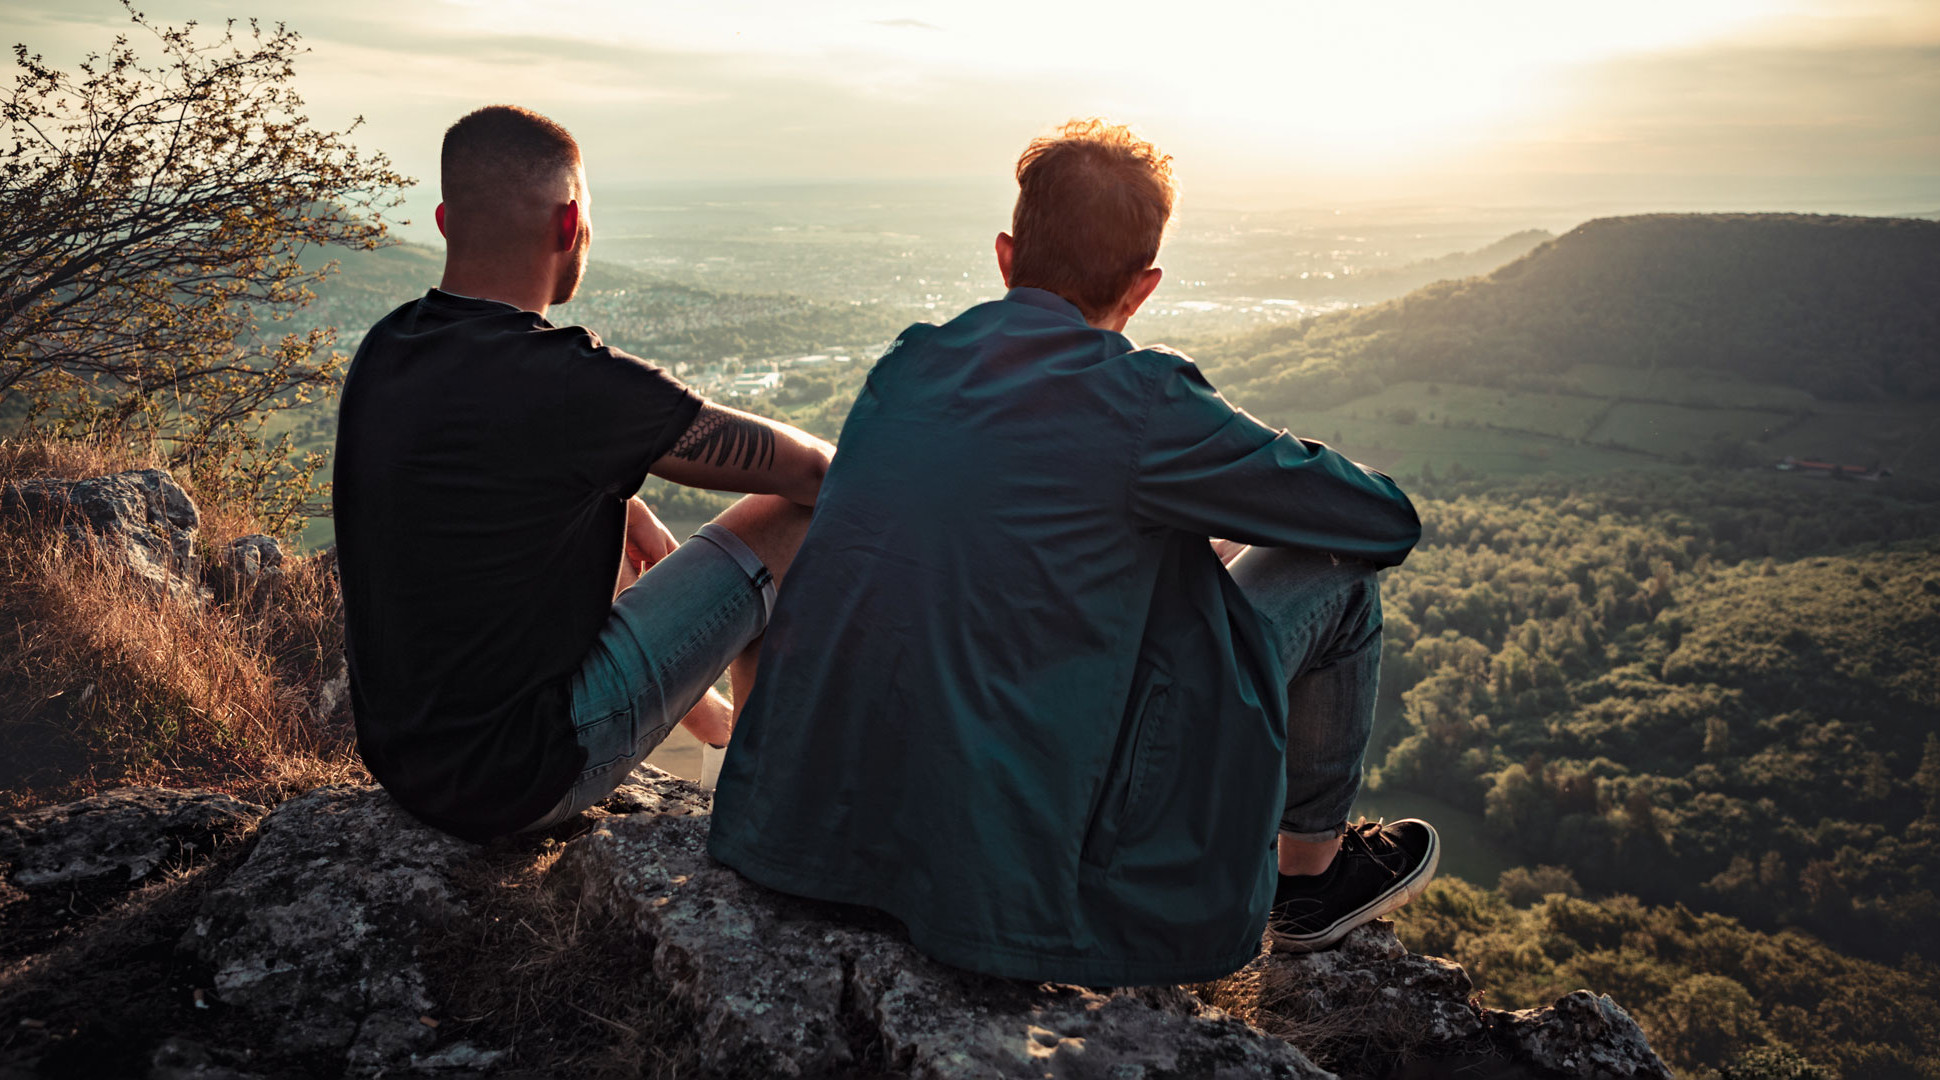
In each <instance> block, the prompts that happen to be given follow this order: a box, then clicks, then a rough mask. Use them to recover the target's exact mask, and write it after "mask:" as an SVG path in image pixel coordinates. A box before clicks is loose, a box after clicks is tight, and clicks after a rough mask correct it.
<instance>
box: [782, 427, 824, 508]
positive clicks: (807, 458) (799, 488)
mask: <svg viewBox="0 0 1940 1080" xmlns="http://www.w3.org/2000/svg"><path fill="white" fill-rule="evenodd" d="M793 456H794V458H795V460H794V461H793V462H792V464H793V466H794V467H793V468H792V469H790V470H789V472H790V476H789V484H788V490H786V491H784V492H783V493H782V494H784V495H785V496H787V498H788V500H789V501H790V502H794V503H799V504H800V505H802V506H814V505H815V500H816V499H817V498H819V497H820V496H821V493H822V481H823V479H824V478H826V477H827V476H828V472H829V462H830V460H832V459H833V458H834V456H835V447H833V446H831V445H829V444H828V443H826V442H823V441H822V440H820V439H813V438H811V439H810V440H808V441H805V442H804V444H803V445H802V447H801V452H800V453H798V454H796V455H793Z"/></svg>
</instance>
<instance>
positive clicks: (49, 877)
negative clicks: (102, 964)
mask: <svg viewBox="0 0 1940 1080" xmlns="http://www.w3.org/2000/svg"><path fill="white" fill-rule="evenodd" d="M264 813H266V811H265V810H264V809H263V808H262V807H260V806H257V805H255V804H253V803H246V802H243V801H241V800H239V799H235V798H232V797H231V796H228V795H224V794H220V793H218V792H212V791H172V790H169V789H166V788H136V787H131V788H120V789H117V790H114V791H104V792H102V793H100V794H98V795H92V796H89V797H88V798H85V799H82V800H80V801H79V802H71V803H66V804H63V805H61V806H50V807H44V808H42V809H39V810H32V811H28V812H26V813H21V814H13V815H9V816H7V817H3V818H0V863H5V864H7V866H8V870H7V876H8V879H9V880H10V881H11V882H12V883H13V884H14V885H16V886H18V887H19V888H21V889H23V890H26V891H28V892H33V891H36V890H40V889H50V888H56V887H58V888H71V887H107V886H119V887H129V886H133V885H135V884H138V883H140V882H142V881H145V880H147V879H148V878H149V877H151V876H153V875H154V874H155V873H156V871H158V870H159V869H161V868H162V867H163V866H164V865H172V864H177V863H183V862H188V861H193V860H195V859H199V858H204V857H207V856H208V855H209V854H211V853H212V852H214V851H215V850H216V849H217V848H218V847H220V846H222V845H225V844H230V843H235V842H238V841H240V840H241V839H242V838H243V837H244V836H246V835H247V834H248V833H249V831H250V830H251V829H252V828H254V827H255V825H256V823H257V821H258V820H260V819H261V818H262V816H263V814H264Z"/></svg>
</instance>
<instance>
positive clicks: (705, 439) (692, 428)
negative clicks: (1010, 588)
mask: <svg viewBox="0 0 1940 1080" xmlns="http://www.w3.org/2000/svg"><path fill="white" fill-rule="evenodd" d="M671 453H672V454H673V456H674V457H677V458H682V459H685V460H687V461H698V462H701V463H703V464H707V465H727V466H730V467H734V468H741V469H749V470H753V469H766V468H768V467H769V466H771V465H773V464H774V463H775V430H774V429H773V428H771V427H769V426H768V425H766V424H763V423H761V422H760V421H758V420H755V419H754V418H752V417H748V416H742V415H740V414H738V413H734V412H730V411H728V410H726V409H721V408H716V407H715V406H712V405H707V406H703V407H702V409H701V411H700V415H698V416H696V417H694V422H693V423H692V424H691V425H689V426H688V428H687V434H685V435H682V436H681V437H680V441H679V442H677V443H675V444H674V448H673V450H672V451H671Z"/></svg>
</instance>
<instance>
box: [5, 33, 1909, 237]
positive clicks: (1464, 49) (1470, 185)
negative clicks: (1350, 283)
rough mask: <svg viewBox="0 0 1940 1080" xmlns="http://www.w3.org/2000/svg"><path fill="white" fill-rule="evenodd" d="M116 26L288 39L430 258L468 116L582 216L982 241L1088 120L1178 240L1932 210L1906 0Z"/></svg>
mask: <svg viewBox="0 0 1940 1080" xmlns="http://www.w3.org/2000/svg"><path fill="white" fill-rule="evenodd" d="M142 10H144V11H145V12H147V14H148V15H149V16H150V17H151V18H152V19H154V20H155V21H157V22H159V23H174V22H181V21H184V20H187V19H196V20H199V21H200V22H201V23H202V24H203V25H204V27H205V28H206V29H214V28H216V27H219V26H220V24H221V22H222V20H224V19H227V18H237V19H242V20H246V19H248V18H249V17H252V16H254V17H258V18H260V19H263V20H265V21H273V20H276V19H281V20H283V21H286V22H287V23H289V25H290V26H292V27H293V28H294V29H296V30H297V31H299V32H300V33H302V34H303V35H304V40H305V44H306V45H307V46H308V48H309V50H310V51H309V53H308V54H307V55H305V56H303V57H302V58H301V59H300V60H299V63H298V66H297V78H296V86H297V88H298V89H299V90H300V91H301V92H302V94H303V95H304V97H305V99H306V103H307V106H308V112H309V114H310V116H311V117H312V119H313V121H314V122H316V123H318V124H321V125H327V126H331V127H340V126H342V125H344V124H347V123H348V122H349V121H350V120H351V119H352V118H353V117H354V116H357V115H359V114H361V115H362V116H363V117H364V118H365V121H366V123H365V126H364V127H363V129H362V130H361V131H360V132H359V133H358V134H357V136H356V142H357V143H358V145H359V146H360V147H363V148H365V149H367V150H375V151H382V152H384V153H386V154H388V155H389V156H390V157H391V158H392V159H393V161H394V162H395V163H396V164H397V165H398V167H399V168H400V169H401V170H402V171H403V172H404V173H406V174H407V175H411V176H414V177H416V178H417V179H418V181H419V183H418V186H417V187H415V188H414V189H412V190H411V192H410V201H409V203H408V205H407V208H406V211H405V213H404V214H402V215H401V216H404V217H410V218H412V219H414V224H413V226H412V227H410V228H408V229H406V230H405V231H404V235H405V236H406V237H407V238H410V239H435V234H433V233H432V232H431V231H430V230H429V229H428V222H427V219H428V217H429V214H428V211H429V208H430V207H431V206H432V205H434V204H435V202H436V163H437V151H438V141H439V138H440V137H441V134H442V132H443V129H444V127H445V126H447V125H448V124H449V123H450V122H451V121H452V120H454V119H456V118H457V117H458V116H460V115H462V114H463V113H465V112H467V111H469V110H470V109H472V108H476V107H478V106H479V105H483V104H487V103H491V102H494V101H513V102H516V103H519V104H523V105H527V106H530V107H532V108H535V109H537V110H539V111H541V112H544V113H546V114H548V115H550V116H553V117H554V118H555V119H558V120H559V121H561V122H562V123H564V124H566V125H567V126H568V127H569V128H571V129H572V130H573V131H574V132H575V133H576V134H577V135H578V137H579V139H580V141H581V143H582V145H583V146H584V148H585V152H586V155H587V164H588V171H589V175H590V177H591V179H592V183H593V185H594V193H595V197H596V201H597V199H598V197H599V195H600V194H601V193H602V192H604V193H607V194H608V195H609V196H610V195H611V194H612V193H614V192H617V191H621V190H623V189H628V188H639V187H646V188H651V187H656V186H665V187H671V188H681V187H691V186H695V185H717V186H722V187H724V188H732V189H734V190H736V191H745V190H747V189H749V188H761V187H769V186H781V187H792V186H799V185H816V184H851V183H857V182H863V183H890V184H913V185H917V186H923V185H932V184H953V183H957V184H965V185H968V186H970V187H972V188H977V187H988V188H989V189H990V190H991V191H992V192H994V193H995V194H994V195H993V196H992V197H991V201H992V202H993V203H995V204H997V205H999V208H1000V209H1001V203H1002V201H1003V199H1004V198H1005V197H1007V191H1008V177H1009V172H1010V169H1011V166H1012V163H1013V162H1014V160H1015V157H1016V154H1017V152H1018V150H1019V149H1020V148H1021V147H1022V146H1023V145H1024V143H1025V142H1027V141H1028V140H1029V138H1030V137H1031V136H1032V135H1034V134H1037V133H1039V132H1042V131H1044V130H1047V129H1048V128H1050V127H1051V126H1053V125H1054V124H1056V123H1057V122H1059V121H1061V120H1063V119H1065V118H1068V117H1071V116H1076V115H1092V114H1098V115H1105V116H1108V117H1111V118H1112V119H1114V120H1118V121H1122V122H1128V123H1131V124H1133V125H1134V126H1135V127H1137V128H1139V129H1140V130H1141V131H1143V132H1144V133H1146V134H1147V135H1149V136H1150V137H1151V138H1153V139H1154V140H1155V141H1156V142H1158V143H1159V145H1160V146H1161V147H1163V148H1164V149H1166V150H1168V151H1169V152H1171V153H1172V154H1173V155H1174V156H1175V157H1176V158H1177V170H1178V175H1179V177H1180V180H1181V183H1182V186H1183V189H1184V193H1185V197H1184V200H1183V202H1182V206H1181V209H1182V212H1183V213H1184V214H1186V215H1188V216H1189V215H1190V214H1191V213H1192V212H1193V210H1194V208H1195V207H1220V208H1227V209H1267V210H1276V211H1288V210H1307V209H1312V210H1322V211H1328V210H1333V209H1348V208H1355V209H1359V210H1373V209H1394V208H1399V209H1401V210H1404V211H1408V212H1415V211H1424V212H1434V211H1440V210H1453V211H1456V212H1461V211H1474V210H1484V211H1487V210H1493V209H1502V208H1520V209H1524V210H1530V211H1535V212H1537V213H1538V214H1549V215H1550V216H1551V217H1568V216H1570V215H1572V214H1574V215H1575V216H1576V220H1581V219H1583V218H1586V217H1591V216H1599V215H1601V214H1605V213H1612V212H1640V211H1647V210H1727V209H1729V210H1800V211H1814V212H1858V213H1887V214H1904V213H1932V212H1936V211H1940V4H1935V3H1932V2H1930V0H1681V2H1670V0H1649V2H1638V3H1632V4H1628V5H1625V6H1624V7H1623V8H1622V9H1620V10H1619V9H1611V10H1589V9H1578V8H1576V7H1572V6H1568V5H1554V4H1547V3H1540V2H1537V0H1482V2H1478V3H1476V4H1470V5H1464V6H1461V7H1455V6H1449V5H1437V4H1433V3H1428V2H1411V3H1399V4H1393V5H1387V6H1384V7H1382V8H1379V9H1375V8H1373V7H1371V6H1366V5H1355V6H1345V7H1341V8H1329V7H1322V6H1319V5H1315V4H1307V3H1292V4H1282V5H1271V6H1266V5H1251V4H1245V3H1219V2H1213V3H1202V4H1197V5H1193V6H1192V7H1191V8H1189V9H1186V8H1176V7H1173V6H1166V5H1154V4H1141V3H1125V4H1121V5H1120V6H1119V7H1118V8H1117V9H1116V11H1117V14H1118V17H1116V18H1111V19H1104V18H1099V17H1097V14H1096V10H1095V9H1083V10H1067V9H1065V8H1061V7H1057V6H1054V5H1042V4H1039V5H1030V4H1025V3H1022V2H1021V0H990V2H986V3H982V4H978V5H975V6H970V7H966V6H961V5H943V4H934V3H917V2H908V0H905V2H903V3H900V4H896V5H889V4H886V3H880V2H870V0H839V2H835V3H830V4H823V5H817V6H816V7H815V9H814V10H812V11H810V10H805V9H802V8H800V7H799V6H790V5H780V4H773V3H759V2H748V3H722V4H714V5H708V6H707V7H706V8H705V9H692V10H688V9H673V8H667V9H646V10H641V9H639V8H637V7H636V6H633V5H627V4H621V3H617V2H614V0H593V2H589V3H583V4H579V5H576V6H575V7H574V9H573V13H574V14H573V15H572V16H565V15H561V14H559V13H558V11H557V10H556V9H553V8H548V7H545V6H542V5H538V4H534V3H530V2H528V0H438V2H434V3H428V4H422V5H391V4H382V3H377V2H375V0H344V2H341V3H334V4H331V5H329V6H327V7H297V8H290V7H288V6H275V5H271V6H264V5H252V4H247V3H240V2H234V0H155V2H153V3H144V4H143V5H142ZM4 26H5V29H6V37H7V40H8V43H9V44H11V43H13V42H16V41H17V42H21V43H24V44H25V45H26V46H27V47H28V49H29V51H30V52H35V53H40V54H42V55H43V56H45V57H46V58H47V60H48V61H50V62H52V63H55V64H57V65H59V66H63V67H72V66H73V65H74V64H75V63H77V62H78V61H79V60H80V59H81V57H82V56H83V55H84V54H86V53H87V52H89V51H90V50H100V49H102V48H105V47H106V46H107V44H108V43H109V42H110V41H111V40H112V37H113V35H114V34H116V33H123V32H129V33H130V36H131V38H132V40H133V41H134V44H135V46H136V48H137V51H138V52H140V53H141V54H143V55H144V56H152V55H153V54H154V51H155V50H154V48H153V44H152V42H151V41H148V40H145V38H144V35H142V34H141V33H140V32H139V31H138V30H134V29H133V28H132V27H130V26H129V25H128V21H127V17H126V14H125V12H124V11H123V10H122V8H121V6H120V5H119V4H117V3H114V2H112V0H18V2H16V3H12V4H10V5H9V10H8V12H7V15H6V16H5V22H4ZM999 223H1000V222H999ZM1527 224H1528V225H1538V224H1541V222H1539V221H1534V220H1532V221H1530V222H1528V223H1527ZM1518 227H1527V226H1518Z"/></svg>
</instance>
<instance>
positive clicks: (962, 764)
mask: <svg viewBox="0 0 1940 1080" xmlns="http://www.w3.org/2000/svg"><path fill="white" fill-rule="evenodd" d="M1419 536H1420V522H1419V520H1418V519H1417V517H1416V516H1415V511H1414V508H1413V506H1411V505H1410V503H1409V502H1408V499H1407V497H1406V496H1405V495H1403V494H1402V493H1401V491H1400V489H1399V488H1397V487H1396V486H1395V485H1394V483H1393V482H1392V481H1390V480H1389V479H1388V478H1387V477H1385V476H1383V475H1381V474H1380V473H1377V472H1374V471H1371V470H1369V469H1365V468H1363V467H1361V466H1359V465H1356V464H1355V463H1353V462H1351V461H1349V460H1347V459H1346V458H1344V457H1342V456H1341V455H1340V454H1338V453H1335V452H1334V451H1333V450H1330V449H1328V448H1327V447H1325V446H1323V445H1321V444H1319V443H1316V442H1309V441H1306V440H1302V439H1296V438H1294V437H1292V436H1290V435H1288V434H1286V433H1285V432H1283V431H1276V430H1273V429H1271V428H1268V427H1266V426H1265V425H1263V424H1261V423H1260V422H1259V421H1257V420H1255V419H1254V418H1253V417H1251V416H1249V415H1247V414H1246V413H1244V412H1242V411H1240V410H1238V409H1236V408H1234V407H1233V406H1232V405H1231V404H1229V403H1228V402H1227V401H1226V399H1224V398H1222V397H1221V396H1220V395H1219V394H1218V393H1217V392H1216V391H1215V390H1213V388H1212V387H1211V386H1210V385H1209V384H1208V383H1207V382H1206V379H1205V377H1204V376H1203V375H1201V374H1200V373H1199V370H1198V368H1197V367H1196V366H1195V365H1194V364H1193V363H1192V362H1191V361H1190V360H1188V359H1187V358H1186V357H1184V356H1181V355H1179V354H1178V353H1175V352H1171V351H1168V350H1165V349H1156V348H1155V349H1137V348H1135V347H1134V346H1133V344H1132V343H1131V342H1130V341H1129V340H1127V339H1126V338H1125V337H1124V336H1123V335H1121V334H1116V333H1112V332H1110V331H1106V330H1099V329H1095V328H1093V327H1091V326H1088V325H1086V323H1085V321H1084V318H1083V316H1082V315H1080V314H1079V312H1078V310H1077V308H1075V307H1073V306H1072V305H1071V304H1069V303H1067V302H1066V301H1064V300H1062V299H1060V298H1059V297H1057V296H1055V295H1053V294H1051V293H1048V292H1044V291H1041V290H1038V289H1012V290H1011V291H1010V293H1009V294H1008V295H1007V296H1006V297H1005V298H1004V299H1002V300H999V301H993V302H991V303H986V304H981V305H978V306H977V307H974V308H971V309H970V310H969V311H966V312H964V313H963V314H962V315H960V316H958V317H957V318H955V319H953V320H951V321H950V322H949V323H947V324H944V325H942V326H933V325H930V324H927V323H919V324H917V325H915V326H912V327H910V328H909V329H908V330H906V331H904V333H903V335H902V337H901V338H899V339H898V340H897V342H896V343H895V344H894V345H893V346H891V348H890V350H889V352H888V353H887V354H885V355H884V356H883V358H882V359H881V360H880V361H879V362H878V363H877V364H876V366H875V368H874V369H873V370H872V371H871V372H870V374H869V378H868V382H867V383H866V384H865V386H864V387H863V390H862V394H861V396H860V397H859V398H858V399H857V401H856V404H855V407H854V408H853V409H852V410H851V411H850V413H849V417H848V420H847V422H846V423H845V424H844V425H843V428H842V437H841V440H840V449H839V450H838V451H837V453H836V455H835V460H834V463H833V464H832V465H831V467H830V469H829V473H828V478H827V480H826V481H825V482H824V484H823V486H822V493H821V498H820V502H819V503H818V505H817V506H816V510H815V517H814V521H813V523H812V524H811V525H810V527H809V531H808V537H807V540H806V541H805V542H804V543H803V545H802V548H801V551H800V553H799V554H798V555H797V556H796V558H795V562H794V564H793V567H792V569H790V571H789V572H788V575H787V578H786V580H785V582H784V585H783V588H782V590H781V596H780V600H779V602H778V604H777V605H776V608H775V612H774V617H773V619H772V621H771V622H770V624H769V628H768V631H767V636H766V639H765V642H764V644H763V646H762V652H761V672H760V677H759V678H758V680H757V682H756V687H755V690H754V692H753V694H752V696H751V697H750V699H749V701H748V704H747V708H746V709H745V710H744V712H743V714H742V717H741V720H740V724H739V726H738V728H737V729H736V731H735V735H734V741H733V743H732V744H731V745H730V747H729V750H728V754H727V759H726V761H725V763H724V765H723V767H722V770H721V777H720V781H719V786H718V788H717V790H716V792H715V797H714V823H713V830H712V839H711V841H710V850H711V851H712V852H713V854H714V856H715V857H716V858H717V859H719V860H720V861H721V862H723V863H726V864H727V865H729V866H732V867H734V868H735V869H737V870H739V871H740V872H741V873H743V874H745V875H746V876H748V877H749V878H752V879H753V880H755V881H757V882H760V883H761V884H764V885H767V886H770V887H772V888H775V889H779V890H781V891H783V892H789V893H795V894H798V895H802V896H809V897H815V898H818V899H823V900H834V901H841V902H846V903H854V904H866V905H869V906H871V907H875V908H879V909H881V910H883V911H886V912H888V913H889V914H891V915H894V916H895V917H896V918H898V919H900V920H902V922H903V923H904V924H905V925H907V926H908V928H909V934H910V938H911V940H912V942H913V943H914V944H915V945H916V946H917V947H918V948H919V949H922V950H923V951H924V952H926V953H928V954H930V955H931V956H934V957H935V958H937V959H939V960H942V961H944V962H945V963H949V964H953V965H956V966H958V967H963V968H968V969H971V970H973V971H980V972H986V973H989V974H994V975H1003V976H1009V977H1013V978H1021V979H1030V980H1037V981H1055V982H1070V983H1080V984H1087V985H1136V984H1147V983H1177V982H1191V981H1196V980H1202V979H1210V978H1214V977H1217V976H1219V975H1223V974H1226V973H1227V972H1230V971H1233V970H1235V969H1237V968H1239V967H1241V966H1242V965H1244V964H1245V963H1246V961H1247V960H1249V959H1250V958H1252V957H1253V955H1254V954H1255V953H1256V952H1257V950H1258V947H1259V941H1260V936H1261V932H1262V930H1263V929H1264V926H1265V920H1266V911H1267V907H1268V905H1269V903H1270V901H1271V899H1272V895H1273V886H1274V866H1273V863H1272V860H1271V851H1270V846H1271V844H1272V842H1273V838H1274V833H1275V829H1276V827H1277V822H1278V819H1279V816H1280V812H1281V809H1282V805H1281V804H1282V801H1283V793H1284V789H1285V775H1284V771H1283V770H1284V766H1283V763H1282V754H1283V751H1284V746H1285V740H1286V722H1287V717H1286V697H1287V694H1286V685H1287V673H1286V672H1285V671H1284V670H1282V665H1281V661H1280V659H1279V658H1278V656H1277V654H1276V651H1275V649H1274V648H1273V647H1272V646H1271V644H1270V642H1269V640H1268V632H1267V631H1268V628H1267V627H1266V626H1264V625H1263V623H1262V621H1261V616H1260V615H1259V614H1258V613H1256V612H1255V611H1254V610H1253V609H1252V607H1251V606H1250V605H1248V603H1247V601H1246V599H1245V598H1244V597H1243V596H1242V595H1241V594H1240V592H1239V590H1238V588H1237V587H1236V586H1235V585H1234V584H1233V581H1232V579H1231V578H1230V577H1228V576H1227V574H1226V571H1225V568H1224V567H1222V566H1221V565H1220V563H1219V560H1218V559H1217V558H1216V557H1215V556H1214V554H1213V551H1212V548H1211V546H1210V545H1208V543H1207V542H1206V541H1207V538H1208V537H1227V538H1230V539H1234V540H1241V541H1246V542H1249V543H1255V544H1271V545H1284V546H1295V547H1304V548H1312V549H1318V550H1323V551H1330V552H1336V553H1339V554H1342V555H1350V556H1354V557H1357V558H1361V559H1366V560H1369V561H1371V562H1374V563H1377V564H1380V565H1392V564H1395V563H1398V562H1400V561H1401V560H1402V558H1404V557H1405V556H1406V555H1407V553H1408V551H1409V549H1410V548H1412V547H1413V546H1414V543H1415V541H1416V540H1417V539H1418V538H1419Z"/></svg>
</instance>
